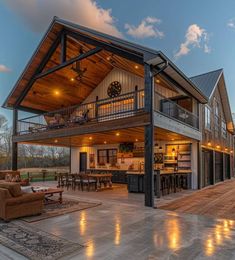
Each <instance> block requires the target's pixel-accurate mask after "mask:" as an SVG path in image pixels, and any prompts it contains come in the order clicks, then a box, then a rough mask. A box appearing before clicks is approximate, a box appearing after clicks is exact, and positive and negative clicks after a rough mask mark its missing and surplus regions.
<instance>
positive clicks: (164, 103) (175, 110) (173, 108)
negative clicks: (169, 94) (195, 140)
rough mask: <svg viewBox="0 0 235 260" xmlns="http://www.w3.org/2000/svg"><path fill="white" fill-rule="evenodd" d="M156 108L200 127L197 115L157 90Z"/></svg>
mask: <svg viewBox="0 0 235 260" xmlns="http://www.w3.org/2000/svg"><path fill="white" fill-rule="evenodd" d="M154 110H155V111H158V112H161V113H163V114H165V115H167V116H169V117H171V118H173V119H176V120H178V121H180V122H182V123H184V124H187V125H189V126H192V127H194V128H196V129H199V118H198V116H197V115H195V114H193V113H191V112H190V111H188V110H186V109H184V108H183V107H181V106H179V105H178V104H177V103H175V102H174V101H172V100H170V99H169V98H166V97H164V96H162V95H161V94H159V93H158V92H156V91H155V93H154Z"/></svg>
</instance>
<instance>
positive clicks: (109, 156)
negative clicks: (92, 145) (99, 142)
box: [97, 149, 117, 165]
mask: <svg viewBox="0 0 235 260" xmlns="http://www.w3.org/2000/svg"><path fill="white" fill-rule="evenodd" d="M97 153H98V164H99V165H105V164H106V163H110V164H111V165H115V164H116V163H117V149H102V150H98V152H97Z"/></svg>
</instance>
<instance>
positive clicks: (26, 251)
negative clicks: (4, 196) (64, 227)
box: [0, 222, 83, 260]
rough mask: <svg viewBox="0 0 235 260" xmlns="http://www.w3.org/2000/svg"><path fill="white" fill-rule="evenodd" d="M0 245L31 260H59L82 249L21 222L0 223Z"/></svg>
mask: <svg viewBox="0 0 235 260" xmlns="http://www.w3.org/2000/svg"><path fill="white" fill-rule="evenodd" d="M0 244H2V245H4V246H6V247H8V248H10V249H12V250H13V251H15V252H17V253H19V254H21V255H23V256H25V257H26V258H29V259H31V260H42V259H43V260H54V259H60V258H62V257H65V256H66V257H67V256H68V255H70V254H73V253H75V251H76V252H77V251H78V250H81V249H82V248H83V246H82V245H79V244H77V243H73V242H71V241H68V240H65V239H62V238H59V237H57V236H54V235H51V234H49V233H46V232H44V231H41V230H38V229H36V228H34V227H32V226H29V225H28V224H25V223H23V222H21V223H19V222H9V223H5V222H0Z"/></svg>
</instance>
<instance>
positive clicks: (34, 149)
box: [0, 114, 70, 170]
mask: <svg viewBox="0 0 235 260" xmlns="http://www.w3.org/2000/svg"><path fill="white" fill-rule="evenodd" d="M11 147H12V127H11V126H10V125H9V122H8V120H7V119H6V117H5V116H3V115H1V114H0V170H6V169H11ZM69 163H70V154H69V148H64V147H55V146H41V145H26V144H19V146H18V168H37V167H40V168H47V167H59V166H69Z"/></svg>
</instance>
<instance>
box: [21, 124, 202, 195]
mask: <svg viewBox="0 0 235 260" xmlns="http://www.w3.org/2000/svg"><path fill="white" fill-rule="evenodd" d="M122 121H123V120H122ZM128 123H129V125H131V120H130V119H129V120H128ZM48 137H49V136H48V135H47V137H46V136H45V137H44V138H43V139H42V136H41V135H40V136H39V139H37V138H36V136H33V135H32V136H31V137H30V136H29V137H28V140H25V139H24V142H23V143H25V144H37V145H53V146H65V147H70V151H71V152H70V154H71V156H70V158H71V164H70V173H68V174H64V175H63V176H61V178H64V180H63V182H59V186H62V187H63V188H68V189H70V190H71V191H72V190H77V191H78V190H80V191H81V190H84V191H88V187H87V186H86V187H84V189H82V188H81V186H79V185H76V183H75V182H76V178H77V179H78V178H79V175H83V174H87V175H90V176H91V177H94V176H92V175H94V174H100V176H102V174H110V175H111V181H112V183H113V185H114V186H113V187H115V189H114V191H116V187H119V185H121V186H120V187H121V190H122V191H123V189H125V190H126V192H129V193H145V190H146V183H145V182H146V180H145V179H146V175H147V174H148V172H147V174H146V167H145V161H146V157H147V158H148V157H149V154H148V153H146V152H145V138H146V137H145V126H144V125H143V124H142V126H138V127H134V126H133V127H129V128H124V129H123V128H122V127H121V126H120V127H119V128H118V127H117V126H116V127H114V128H110V129H109V130H106V129H105V128H104V129H102V130H100V131H99V132H98V131H97V129H96V131H95V130H94V131H91V132H89V134H88V133H86V134H77V135H70V136H68V132H67V133H66V136H54V137H50V138H48ZM18 138H21V137H20V136H19V137H18ZM30 138H31V139H30ZM153 141H154V142H153V165H152V168H153V171H154V175H153V185H154V187H153V190H154V196H155V197H162V196H167V195H169V194H176V193H178V192H182V191H185V190H191V189H197V187H198V141H197V140H194V139H192V138H189V137H186V136H183V135H181V134H178V133H174V132H171V131H169V130H166V129H162V128H159V127H154V138H153ZM66 178H67V179H66ZM58 181H60V180H58ZM73 181H74V182H73ZM105 184H107V183H105V182H104V183H101V186H102V190H104V189H103V188H104V186H105ZM115 185H116V186H115ZM107 186H108V187H109V185H107ZM92 190H93V191H95V187H94V186H92V185H91V187H89V191H92ZM111 191H112V189H111Z"/></svg>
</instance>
